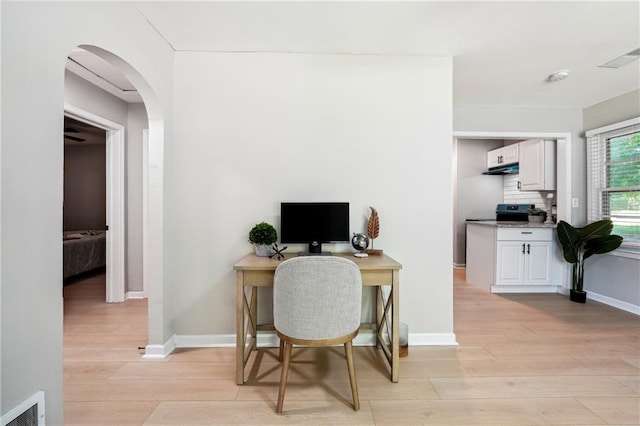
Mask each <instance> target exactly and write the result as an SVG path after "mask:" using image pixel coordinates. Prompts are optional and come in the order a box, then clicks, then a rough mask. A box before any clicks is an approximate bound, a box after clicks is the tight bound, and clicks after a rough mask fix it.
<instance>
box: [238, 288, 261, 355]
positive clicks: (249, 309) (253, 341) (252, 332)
mask: <svg viewBox="0 0 640 426" xmlns="http://www.w3.org/2000/svg"><path fill="white" fill-rule="evenodd" d="M250 292H251V302H249V301H248V300H247V294H246V293H245V292H244V291H243V292H242V299H243V303H244V310H245V312H246V315H245V319H247V320H248V321H247V323H246V326H245V328H244V335H245V336H247V334H248V335H249V336H250V338H249V340H248V342H247V343H246V344H245V350H244V357H243V358H244V359H243V364H244V365H246V364H247V361H248V360H249V356H250V355H251V351H252V350H253V349H255V348H256V346H257V339H258V336H257V329H258V327H257V321H256V320H257V318H255V315H256V313H257V305H258V298H257V294H258V289H257V288H256V287H251V290H250ZM247 349H248V350H247Z"/></svg>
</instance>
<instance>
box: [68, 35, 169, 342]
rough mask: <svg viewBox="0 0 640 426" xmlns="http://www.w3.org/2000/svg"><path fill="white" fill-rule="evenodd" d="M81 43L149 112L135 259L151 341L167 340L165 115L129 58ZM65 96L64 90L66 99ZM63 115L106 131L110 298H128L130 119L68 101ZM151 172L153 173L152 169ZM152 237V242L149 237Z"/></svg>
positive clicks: (142, 136) (142, 133) (143, 139)
mask: <svg viewBox="0 0 640 426" xmlns="http://www.w3.org/2000/svg"><path fill="white" fill-rule="evenodd" d="M78 47H79V48H81V49H83V50H85V51H87V52H90V53H91V54H93V55H95V56H97V57H99V58H100V59H101V60H104V61H105V62H107V63H108V64H109V65H110V66H111V67H113V68H114V69H116V70H117V71H118V72H120V73H121V74H122V75H123V76H124V77H125V78H126V79H128V80H129V81H130V82H131V83H132V84H133V86H135V88H136V90H137V91H138V93H139V94H140V96H141V98H142V101H143V103H144V108H145V109H146V114H147V126H146V129H144V131H143V129H140V130H141V131H140V140H141V143H145V144H147V145H146V146H144V149H143V150H142V151H143V152H144V154H141V155H140V174H139V176H138V177H137V178H139V186H140V188H141V190H140V197H141V199H142V207H141V208H140V212H139V216H140V230H139V234H140V235H141V240H142V241H141V250H140V253H139V256H137V258H136V260H135V261H136V262H139V264H140V265H139V267H140V269H141V271H142V273H141V280H142V282H143V285H142V288H143V292H139V295H142V294H144V295H146V296H147V297H148V298H149V303H148V320H147V321H148V340H147V342H148V344H152V343H153V344H156V345H157V344H158V343H163V342H164V339H163V318H164V315H163V303H162V300H163V297H162V294H163V291H162V288H163V287H162V240H163V233H162V227H163V223H162V194H163V146H164V130H163V129H164V118H163V113H162V108H161V105H160V102H159V100H158V99H157V97H156V95H155V93H154V91H153V89H152V88H151V86H150V85H149V83H148V82H147V81H146V80H145V79H144V77H143V76H142V75H141V74H140V73H139V72H138V71H137V70H135V69H134V68H133V66H131V65H130V64H129V63H127V62H126V61H125V60H123V59H122V58H120V57H119V56H117V55H115V54H114V53H112V52H109V51H107V50H104V49H102V48H99V47H96V46H90V45H80V46H78ZM66 99H67V96H66V95H65V100H66ZM65 115H68V116H72V117H74V118H75V119H79V120H82V121H84V122H88V123H90V124H92V125H96V126H98V127H100V128H103V129H105V130H106V131H107V138H108V142H110V143H109V144H108V145H109V146H108V147H107V150H108V154H107V155H108V157H109V158H108V161H107V164H108V166H107V175H108V181H109V189H108V194H107V198H108V200H111V202H109V203H108V223H107V225H108V226H109V232H112V234H113V238H111V243H113V244H111V245H110V247H109V248H108V253H109V255H108V259H109V260H110V262H108V265H107V272H108V274H109V275H110V277H109V281H110V284H111V285H110V289H109V291H108V294H107V299H108V301H113V302H117V301H121V300H124V298H125V288H124V282H125V279H124V274H125V267H126V264H127V261H128V260H127V259H125V257H124V252H125V249H124V247H125V245H126V240H125V237H124V227H125V218H124V211H125V208H124V205H125V192H126V188H125V181H126V180H127V178H126V177H125V176H126V175H125V160H124V150H125V146H126V142H125V134H126V133H127V128H126V127H127V126H126V125H127V123H120V122H116V121H112V120H109V119H108V118H105V117H102V116H100V115H99V114H94V113H93V112H91V111H89V110H88V109H85V108H83V107H82V106H78V105H73V104H72V103H65ZM150 170H151V171H152V172H151V173H150V172H149V171H150ZM151 241H152V242H151Z"/></svg>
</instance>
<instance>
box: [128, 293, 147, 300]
mask: <svg viewBox="0 0 640 426" xmlns="http://www.w3.org/2000/svg"><path fill="white" fill-rule="evenodd" d="M124 298H125V300H129V299H146V298H147V296H146V295H145V294H144V291H128V292H127V293H126V294H125V297H124Z"/></svg>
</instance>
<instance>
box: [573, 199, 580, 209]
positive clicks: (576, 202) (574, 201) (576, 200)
mask: <svg viewBox="0 0 640 426" xmlns="http://www.w3.org/2000/svg"><path fill="white" fill-rule="evenodd" d="M571 207H580V205H579V204H578V197H573V198H572V199H571Z"/></svg>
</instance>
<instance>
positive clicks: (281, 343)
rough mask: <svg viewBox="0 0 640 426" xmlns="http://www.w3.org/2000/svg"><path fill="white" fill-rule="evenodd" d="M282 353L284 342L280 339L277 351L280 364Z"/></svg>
mask: <svg viewBox="0 0 640 426" xmlns="http://www.w3.org/2000/svg"><path fill="white" fill-rule="evenodd" d="M283 351H284V340H283V339H280V349H279V350H278V361H280V362H282V354H283Z"/></svg>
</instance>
